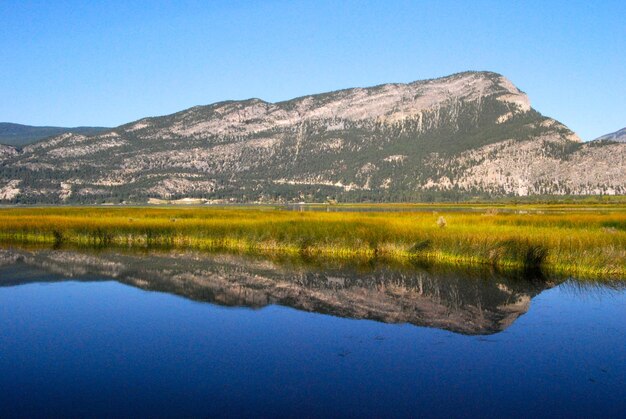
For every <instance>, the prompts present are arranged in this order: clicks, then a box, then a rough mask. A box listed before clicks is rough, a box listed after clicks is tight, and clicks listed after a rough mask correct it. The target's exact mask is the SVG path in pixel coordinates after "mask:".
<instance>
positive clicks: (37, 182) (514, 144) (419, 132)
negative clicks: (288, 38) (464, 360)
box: [0, 72, 626, 203]
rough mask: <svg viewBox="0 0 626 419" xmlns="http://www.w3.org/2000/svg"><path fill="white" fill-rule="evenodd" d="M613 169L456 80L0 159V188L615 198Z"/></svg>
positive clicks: (243, 195)
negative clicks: (586, 196)
mask: <svg viewBox="0 0 626 419" xmlns="http://www.w3.org/2000/svg"><path fill="white" fill-rule="evenodd" d="M14 151H15V150H14ZM625 156H626V145H623V144H616V143H609V142H596V143H594V144H583V143H581V142H580V140H579V139H578V137H577V136H576V135H575V134H574V133H573V132H571V131H570V130H569V129H568V128H567V127H565V126H564V125H562V124H560V123H559V122H557V121H555V120H553V119H550V118H547V117H544V116H542V115H541V114H539V113H538V112H536V111H535V110H533V109H532V108H531V106H530V103H529V100H528V97H527V96H526V95H525V94H524V93H522V92H521V91H520V90H519V89H517V88H516V87H515V86H514V85H513V84H512V83H511V82H510V81H508V80H507V79H506V78H504V77H503V76H501V75H499V74H495V73H488V72H468V73H461V74H455V75H452V76H449V77H444V78H440V79H434V80H425V81H418V82H414V83H410V84H386V85H381V86H376V87H372V88H367V89H362V88H357V89H347V90H341V91H336V92H331V93H326V94H320V95H313V96H306V97H302V98H297V99H293V100H290V101H286V102H279V103H268V102H264V101H262V100H259V99H250V100H246V101H237V102H232V101H231V102H221V103H216V104H213V105H209V106H200V107H194V108H191V109H188V110H185V111H182V112H179V113H176V114H173V115H168V116H163V117H156V118H145V119H141V120H139V121H136V122H133V123H130V124H127V125H123V126H120V127H118V128H115V129H112V130H109V131H107V132H105V133H102V134H99V135H95V136H83V135H77V134H63V135H60V136H57V137H54V138H51V139H48V140H46V141H43V142H39V143H36V144H33V145H30V146H26V147H24V149H23V150H20V151H15V152H7V153H2V154H0V188H2V187H5V188H6V185H8V184H9V183H10V182H13V183H12V185H14V186H13V187H12V188H11V189H12V190H13V191H14V190H15V189H16V187H15V185H17V189H19V191H18V192H17V193H12V194H11V198H10V199H9V201H10V202H17V201H19V202H54V203H59V202H103V201H110V202H120V201H122V200H125V201H130V202H145V201H146V200H148V199H149V198H162V199H180V198H205V199H223V200H230V201H240V202H246V201H247V202H249V201H265V202H277V201H303V200H304V201H321V200H324V199H326V198H327V197H333V198H337V199H340V200H344V201H345V200H365V199H366V200H376V201H385V200H396V201H397V200H404V199H424V198H437V197H455V198H462V197H467V196H473V195H481V196H493V195H528V194H590V193H591V194H597V193H608V194H612V193H617V194H622V193H626V181H624V179H626V165H625V164H624V158H625ZM5 196H6V194H5ZM3 199H4V200H5V201H6V200H7V198H3Z"/></svg>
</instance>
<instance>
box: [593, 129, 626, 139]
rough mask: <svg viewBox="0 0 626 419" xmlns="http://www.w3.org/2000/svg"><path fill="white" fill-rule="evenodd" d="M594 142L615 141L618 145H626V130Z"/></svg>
mask: <svg viewBox="0 0 626 419" xmlns="http://www.w3.org/2000/svg"><path fill="white" fill-rule="evenodd" d="M593 141H615V142H618V143H626V128H622V129H620V130H617V131H615V132H611V133H610V134H605V135H603V136H601V137H598V138H596V139H595V140H593Z"/></svg>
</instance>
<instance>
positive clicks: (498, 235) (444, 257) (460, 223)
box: [0, 205, 626, 278]
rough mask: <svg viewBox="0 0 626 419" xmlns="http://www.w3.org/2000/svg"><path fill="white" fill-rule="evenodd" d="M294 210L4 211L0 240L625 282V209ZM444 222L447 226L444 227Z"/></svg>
mask: <svg viewBox="0 0 626 419" xmlns="http://www.w3.org/2000/svg"><path fill="white" fill-rule="evenodd" d="M494 209H496V208H484V209H481V210H480V211H472V212H467V211H459V210H458V208H450V209H449V210H445V209H444V210H441V209H438V210H437V212H436V213H434V212H429V211H416V212H410V211H408V212H407V211H403V212H319V211H308V212H307V211H305V212H294V211H284V210H279V209H272V208H267V207H262V208H246V209H243V208H197V207H196V208H169V207H168V208H139V207H134V208H127V207H114V208H96V207H87V208H79V207H57V208H7V209H1V210H0V238H1V239H2V240H3V241H5V242H11V243H41V244H45V245H48V246H51V247H57V248H58V247H62V246H66V245H74V246H76V245H78V246H86V247H94V248H98V247H100V248H101V247H112V246H116V247H130V248H176V249H196V250H203V251H229V252H240V253H249V254H259V255H286V256H290V255H291V256H294V257H308V258H319V259H337V260H348V259H354V260H357V259H358V260H371V259H376V260H380V261H404V262H411V263H430V264H447V265H459V266H472V265H473V266H476V265H485V266H490V267H493V268H496V269H507V270H544V271H547V272H550V273H559V274H564V275H572V276H579V277H581V276H582V277H597V278H624V277H626V208H624V207H623V206H622V207H620V206H612V207H610V206H606V205H603V206H601V207H599V208H597V209H596V210H594V209H593V208H586V209H585V210H584V211H581V210H568V209H567V208H560V209H559V210H558V211H553V210H551V209H550V208H549V207H548V208H547V210H546V211H543V210H542V211H534V212H533V211H528V212H526V211H524V212H523V213H519V212H505V211H501V210H494ZM442 217H443V218H444V219H445V221H446V223H445V228H442V227H441V223H440V222H438V221H439V220H440V218H442Z"/></svg>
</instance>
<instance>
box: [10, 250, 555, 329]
mask: <svg viewBox="0 0 626 419" xmlns="http://www.w3.org/2000/svg"><path fill="white" fill-rule="evenodd" d="M68 279H72V280H79V281H97V280H106V279H114V280H115V281H118V282H120V283H123V284H127V285H130V286H133V287H138V288H141V289H144V290H151V291H160V292H166V293H170V294H175V295H179V296H182V297H185V298H188V299H192V300H195V301H201V302H208V303H214V304H219V305H224V306H245V307H251V308H261V307H264V306H267V305H271V304H278V305H282V306H288V307H293V308H296V309H298V310H304V311H310V312H317V313H324V314H330V315H333V316H339V317H347V318H355V319H370V320H377V321H381V322H386V323H410V324H413V325H417V326H427V327H434V328H439V329H445V330H449V331H452V332H456V333H462V334H469V335H486V334H493V333H498V332H500V331H503V330H505V329H506V328H507V327H509V326H510V325H511V324H512V323H513V322H514V321H515V320H516V319H517V318H518V317H520V316H521V315H523V314H524V313H526V312H527V311H528V309H529V307H530V302H531V299H532V298H533V297H535V296H536V295H538V294H539V293H541V292H542V291H543V290H545V289H547V288H551V287H553V286H554V285H556V283H555V282H551V281H547V280H546V279H545V278H540V279H537V278H535V279H533V278H513V277H506V276H505V275H502V274H495V273H489V272H488V273H485V272H482V273H480V274H476V273H474V274H472V273H469V272H462V271H453V270H448V271H446V270H443V271H442V270H436V271H435V270H427V269H394V268H391V267H376V266H374V267H371V268H369V269H364V268H362V267H352V268H346V267H342V268H324V269H321V268H316V267H311V266H306V265H297V264H293V263H278V262H273V261H268V260H258V259H251V258H244V257H240V256H235V255H212V254H201V253H182V254H181V253H166V254H152V253H151V254H137V253H130V254H126V253H114V252H101V253H84V252H79V251H71V250H24V249H0V286H11V285H19V284H25V283H32V282H56V281H63V280H68Z"/></svg>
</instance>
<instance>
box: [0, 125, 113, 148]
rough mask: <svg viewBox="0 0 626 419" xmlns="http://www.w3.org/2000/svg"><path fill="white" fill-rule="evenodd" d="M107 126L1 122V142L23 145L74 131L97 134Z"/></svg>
mask: <svg viewBox="0 0 626 419" xmlns="http://www.w3.org/2000/svg"><path fill="white" fill-rule="evenodd" d="M108 129H109V128H106V127H87V126H80V127H72V128H67V127H53V126H34V125H23V124H15V123H13V122H0V144H2V145H10V146H14V147H23V146H26V145H28V144H32V143H35V142H37V141H41V140H44V139H46V138H49V137H53V136H56V135H60V134H65V133H68V132H72V133H75V134H81V135H95V134H99V133H101V132H103V131H106V130H108Z"/></svg>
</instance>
